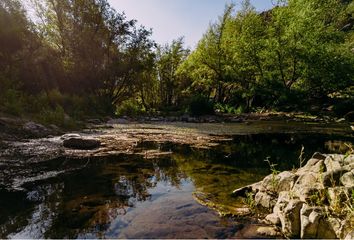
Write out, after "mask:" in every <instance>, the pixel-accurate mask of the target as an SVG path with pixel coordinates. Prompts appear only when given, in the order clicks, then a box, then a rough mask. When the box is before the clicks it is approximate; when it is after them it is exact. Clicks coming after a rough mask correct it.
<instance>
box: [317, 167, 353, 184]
mask: <svg viewBox="0 0 354 240" xmlns="http://www.w3.org/2000/svg"><path fill="white" fill-rule="evenodd" d="M348 170H349V171H350V169H349V167H348V166H345V167H342V168H339V169H337V170H335V171H331V172H325V173H323V174H322V176H321V179H322V184H323V186H325V187H334V186H338V185H340V178H341V177H342V176H343V175H344V174H345V173H347V172H348Z"/></svg>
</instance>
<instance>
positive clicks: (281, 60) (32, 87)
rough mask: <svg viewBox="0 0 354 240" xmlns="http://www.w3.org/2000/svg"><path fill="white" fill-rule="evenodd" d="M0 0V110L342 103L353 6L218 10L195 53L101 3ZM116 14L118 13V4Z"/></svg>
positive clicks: (54, 118) (237, 109)
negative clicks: (163, 39) (157, 40)
mask: <svg viewBox="0 0 354 240" xmlns="http://www.w3.org/2000/svg"><path fill="white" fill-rule="evenodd" d="M30 3H31V4H30V5H31V8H29V7H28V4H25V2H24V1H19V0H2V1H1V2H0V86H1V87H0V112H3V113H6V114H10V115H15V116H20V117H22V116H23V117H28V118H33V119H35V120H37V121H40V122H41V123H44V124H46V123H47V124H48V123H54V124H57V125H58V126H64V125H66V124H70V123H68V121H67V119H68V118H70V119H73V120H79V119H85V118H89V117H95V116H113V115H121V116H125V115H127V116H140V115H181V114H185V113H188V114H191V115H204V114H214V113H228V114H238V113H249V112H262V111H284V112H292V111H294V112H296V111H301V112H307V113H312V114H332V115H335V116H338V117H343V116H344V115H345V114H347V113H348V112H350V111H351V110H353V109H354V84H353V83H354V32H353V24H354V2H352V1H351V0H325V1H323V0H288V1H285V0H281V1H278V2H277V4H276V6H274V8H273V9H271V10H268V11H265V12H257V11H256V10H255V8H254V7H253V6H252V5H251V4H250V1H244V2H243V3H242V8H241V10H239V11H235V6H234V5H233V4H230V5H227V6H225V10H224V12H223V13H222V14H221V15H220V17H219V19H218V21H216V22H214V23H211V24H210V25H209V28H208V29H206V31H205V33H204V35H203V37H202V38H201V39H200V41H199V42H198V44H197V46H196V48H195V49H190V48H188V47H186V46H185V43H184V39H183V37H180V38H177V39H176V40H174V41H172V42H171V43H169V44H165V45H158V44H156V43H155V42H154V40H153V39H152V37H151V35H152V31H153V30H152V29H147V28H146V27H144V26H140V25H139V23H138V22H137V21H136V20H130V19H127V18H126V16H125V15H124V13H120V12H118V11H116V10H115V9H113V8H112V7H110V5H109V3H108V2H107V0H87V1H84V0H75V1H72V0H31V1H30ZM118 10H119V9H118Z"/></svg>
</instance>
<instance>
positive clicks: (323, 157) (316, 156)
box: [312, 152, 326, 160]
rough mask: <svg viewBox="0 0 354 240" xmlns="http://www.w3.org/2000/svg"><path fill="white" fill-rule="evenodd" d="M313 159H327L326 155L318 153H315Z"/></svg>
mask: <svg viewBox="0 0 354 240" xmlns="http://www.w3.org/2000/svg"><path fill="white" fill-rule="evenodd" d="M312 158H314V159H318V160H325V159H326V155H323V154H321V153H318V152H316V153H314V154H313V155H312Z"/></svg>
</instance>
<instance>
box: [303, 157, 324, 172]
mask: <svg viewBox="0 0 354 240" xmlns="http://www.w3.org/2000/svg"><path fill="white" fill-rule="evenodd" d="M325 171H326V165H325V164H324V160H319V159H315V158H311V159H310V160H309V161H308V162H307V164H306V165H305V166H304V167H302V168H299V169H298V170H297V171H296V175H298V176H301V175H304V174H307V173H309V172H312V173H322V172H325Z"/></svg>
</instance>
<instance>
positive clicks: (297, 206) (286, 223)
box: [278, 200, 304, 238]
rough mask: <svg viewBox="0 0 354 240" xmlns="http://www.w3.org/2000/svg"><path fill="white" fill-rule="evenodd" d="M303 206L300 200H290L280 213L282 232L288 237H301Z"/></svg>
mask: <svg viewBox="0 0 354 240" xmlns="http://www.w3.org/2000/svg"><path fill="white" fill-rule="evenodd" d="M303 204H304V203H303V202H302V201H300V200H290V201H289V203H288V204H287V205H286V207H285V208H284V209H283V210H282V211H281V212H279V213H278V216H279V219H280V222H281V226H282V232H283V234H284V235H285V236H286V237H289V238H298V237H299V236H300V229H301V221H300V210H301V208H302V205H303Z"/></svg>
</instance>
